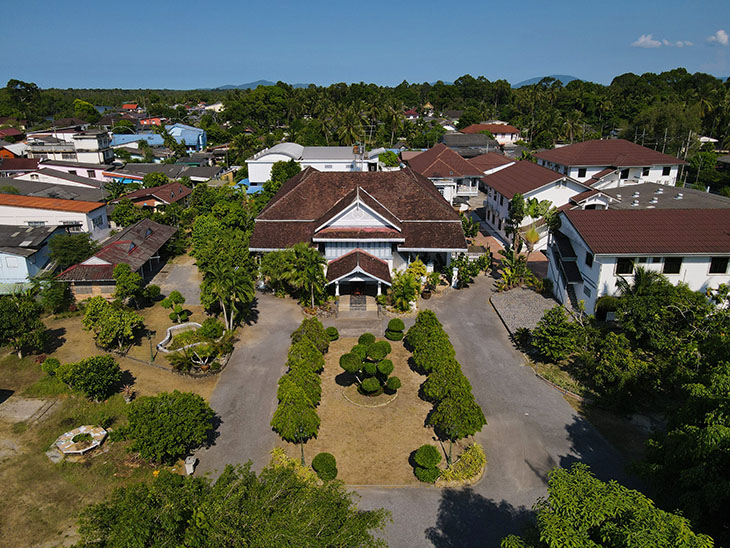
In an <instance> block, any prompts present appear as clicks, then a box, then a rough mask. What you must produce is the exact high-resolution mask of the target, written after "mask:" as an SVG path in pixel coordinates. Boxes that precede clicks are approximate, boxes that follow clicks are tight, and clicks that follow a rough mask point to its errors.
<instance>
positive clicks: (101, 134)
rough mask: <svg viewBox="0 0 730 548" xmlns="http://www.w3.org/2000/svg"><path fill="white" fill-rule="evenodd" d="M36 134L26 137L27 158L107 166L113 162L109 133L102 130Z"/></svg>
mask: <svg viewBox="0 0 730 548" xmlns="http://www.w3.org/2000/svg"><path fill="white" fill-rule="evenodd" d="M47 133H48V132H37V133H33V134H31V135H29V136H28V156H29V157H30V158H40V159H47V160H54V161H55V160H66V161H74V162H82V163H89V164H109V163H111V162H112V160H114V151H113V150H112V149H111V139H110V138H109V133H107V132H106V131H103V130H87V131H82V132H77V131H75V130H71V131H66V130H63V131H54V132H53V134H52V135H49V134H47Z"/></svg>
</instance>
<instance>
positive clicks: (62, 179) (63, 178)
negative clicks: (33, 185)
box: [16, 162, 104, 188]
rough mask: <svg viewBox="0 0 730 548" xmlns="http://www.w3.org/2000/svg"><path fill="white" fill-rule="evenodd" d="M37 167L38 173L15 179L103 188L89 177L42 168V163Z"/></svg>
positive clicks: (98, 182)
mask: <svg viewBox="0 0 730 548" xmlns="http://www.w3.org/2000/svg"><path fill="white" fill-rule="evenodd" d="M39 167H40V169H38V171H32V172H30V173H24V174H22V175H18V176H17V177H16V179H20V180H21V181H38V182H41V183H55V184H59V185H69V186H81V187H86V188H101V187H103V186H104V183H103V182H102V181H99V180H97V179H90V178H89V177H82V176H80V175H75V174H72V173H68V172H66V171H57V170H55V169H50V168H47V167H44V164H43V163H42V162H41V164H40V165H39Z"/></svg>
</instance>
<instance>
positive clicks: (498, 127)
mask: <svg viewBox="0 0 730 548" xmlns="http://www.w3.org/2000/svg"><path fill="white" fill-rule="evenodd" d="M460 131H461V132H462V133H479V132H480V131H488V132H489V133H491V134H492V135H496V134H497V133H519V132H520V130H519V129H517V128H516V127H515V126H511V125H509V124H472V125H470V126H467V127H465V128H464V129H462V130H460Z"/></svg>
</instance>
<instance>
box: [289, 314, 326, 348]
mask: <svg viewBox="0 0 730 548" xmlns="http://www.w3.org/2000/svg"><path fill="white" fill-rule="evenodd" d="M305 338H306V339H309V340H310V341H312V343H314V346H316V347H317V350H319V351H320V352H321V353H322V354H325V353H326V352H327V350H328V349H329V347H330V339H329V337H328V336H327V332H326V331H325V330H324V326H323V325H322V322H320V321H319V320H318V319H317V318H307V319H306V320H303V321H302V323H301V324H300V325H299V327H298V328H297V329H296V330H295V331H294V333H292V334H291V341H292V343H297V342H299V341H301V340H302V339H305Z"/></svg>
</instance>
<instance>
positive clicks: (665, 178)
mask: <svg viewBox="0 0 730 548" xmlns="http://www.w3.org/2000/svg"><path fill="white" fill-rule="evenodd" d="M537 163H538V165H541V166H544V167H547V168H548V169H552V170H553V171H557V172H558V173H562V174H564V175H567V176H568V177H570V178H571V179H575V180H576V181H578V182H581V183H588V182H590V179H591V177H593V176H594V175H595V174H597V173H599V172H601V171H603V170H604V169H608V168H609V167H613V166H583V167H578V166H566V165H562V164H555V163H553V162H546V161H545V160H542V159H538V161H537ZM626 169H628V176H627V177H625V175H626V173H625V171H624V170H626ZM665 169H668V174H666V175H665V173H664V172H665ZM622 171H624V173H621V172H622ZM617 172H618V173H616V174H612V175H607V176H605V177H604V180H603V181H602V183H601V184H597V185H596V186H595V187H594V188H617V187H620V186H624V185H635V184H640V183H657V184H660V185H674V184H676V182H677V176H678V175H679V166H677V165H671V166H660V165H657V166H636V167H628V168H626V167H624V168H619V169H617Z"/></svg>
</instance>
